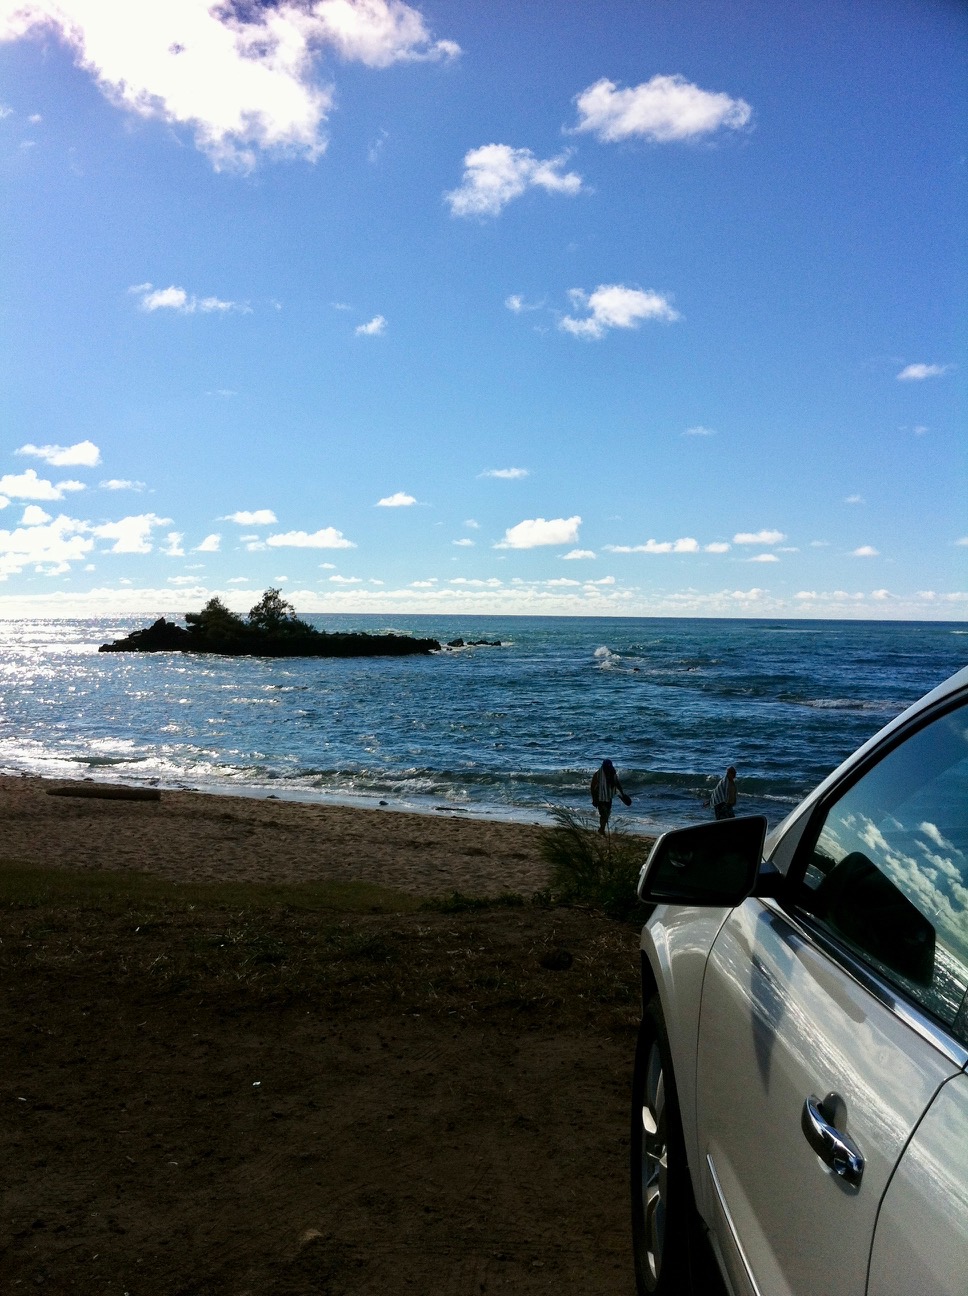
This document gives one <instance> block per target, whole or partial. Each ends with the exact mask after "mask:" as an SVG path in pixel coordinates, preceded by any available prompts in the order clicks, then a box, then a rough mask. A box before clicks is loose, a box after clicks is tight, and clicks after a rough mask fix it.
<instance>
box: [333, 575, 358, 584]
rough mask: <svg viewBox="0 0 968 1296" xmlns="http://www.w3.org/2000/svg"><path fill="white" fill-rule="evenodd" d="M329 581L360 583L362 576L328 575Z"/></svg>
mask: <svg viewBox="0 0 968 1296" xmlns="http://www.w3.org/2000/svg"><path fill="white" fill-rule="evenodd" d="M329 579H330V580H331V581H333V582H335V584H337V585H362V584H363V577H362V576H330V578H329Z"/></svg>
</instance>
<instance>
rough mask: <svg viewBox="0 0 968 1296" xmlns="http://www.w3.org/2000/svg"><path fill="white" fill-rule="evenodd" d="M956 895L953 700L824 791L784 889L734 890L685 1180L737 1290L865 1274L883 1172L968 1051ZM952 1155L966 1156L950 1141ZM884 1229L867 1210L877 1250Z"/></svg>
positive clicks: (966, 973) (962, 879) (964, 950)
mask: <svg viewBox="0 0 968 1296" xmlns="http://www.w3.org/2000/svg"><path fill="white" fill-rule="evenodd" d="M966 906H968V712H966V710H965V709H964V707H962V708H961V709H949V710H948V711H947V712H945V713H944V714H940V715H937V716H935V717H934V718H933V719H931V718H929V719H928V721H927V722H926V723H923V724H921V725H920V727H918V728H917V729H916V730H914V731H913V732H908V733H906V734H901V735H900V738H895V739H894V741H893V743H892V745H891V747H890V749H889V750H887V751H885V752H883V753H881V754H879V759H878V758H877V755H876V754H875V757H873V758H872V757H870V756H868V757H867V758H866V759H865V761H864V763H863V765H861V766H860V767H858V768H857V769H856V770H855V771H852V772H851V773H849V774H848V775H847V776H846V777H845V778H844V779H843V780H841V782H840V783H839V784H838V785H837V787H835V788H834V789H833V790H831V791H829V792H828V793H827V795H826V796H825V798H824V799H823V800H822V801H821V802H819V803H818V805H817V808H816V810H815V813H814V814H813V816H812V818H811V820H810V823H809V825H808V827H807V828H806V829H805V830H804V831H803V836H802V840H801V842H800V843H799V845H798V847H797V849H796V852H795V854H794V856H793V862H792V865H791V868H790V872H789V875H788V889H787V893H786V896H785V898H784V901H783V904H782V905H781V904H780V903H779V902H777V901H773V900H768V899H764V900H757V899H751V900H748V901H747V902H746V903H745V904H743V905H741V906H740V907H739V908H738V909H736V910H734V912H733V913H732V914H731V916H730V917H729V919H728V921H727V922H726V923H725V924H724V926H723V928H722V930H721V932H720V934H719V937H718V938H717V940H716V943H715V945H714V947H713V950H712V953H711V955H710V958H709V960H708V963H707V969H706V976H705V980H704V984H703V994H702V1006H701V1013H700V1023H699V1047H698V1057H697V1084H696V1094H697V1112H696V1119H697V1131H698V1136H699V1147H700V1150H701V1157H702V1165H701V1167H700V1181H701V1196H702V1199H703V1202H702V1204H703V1209H704V1214H705V1216H706V1219H707V1220H708V1221H709V1222H710V1223H711V1224H712V1225H713V1229H714V1233H715V1237H716V1240H717V1243H718V1245H719V1248H720V1251H721V1253H722V1258H723V1261H724V1263H725V1265H726V1267H727V1269H728V1271H729V1273H730V1276H731V1278H732V1281H733V1285H734V1287H735V1289H736V1291H737V1292H742V1293H750V1294H752V1293H756V1292H759V1293H762V1294H763V1296H766V1294H767V1293H769V1296H816V1293H819V1292H823V1293H824V1294H825V1296H862V1294H863V1293H865V1292H866V1291H867V1287H868V1272H869V1266H870V1263H871V1248H872V1242H873V1239H874V1235H875V1227H876V1225H877V1221H878V1210H879V1208H880V1206H881V1202H882V1199H883V1198H884V1195H885V1191H886V1190H887V1187H888V1184H889V1183H890V1182H891V1176H892V1174H893V1172H894V1170H895V1167H897V1165H898V1162H899V1161H900V1160H901V1158H902V1154H903V1153H904V1151H905V1148H906V1146H907V1145H908V1142H909V1140H911V1139H912V1136H913V1135H915V1132H916V1131H917V1130H918V1127H919V1123H920V1122H921V1121H922V1118H923V1117H924V1115H925V1113H926V1112H927V1111H928V1109H929V1108H930V1107H931V1105H932V1102H933V1101H934V1100H935V1097H936V1095H938V1094H939V1092H941V1091H942V1089H943V1086H945V1085H946V1082H948V1081H950V1080H952V1078H953V1077H955V1076H956V1075H958V1073H959V1072H961V1070H962V1068H963V1067H964V1066H965V1064H966V1061H968V1050H966V1048H965V1042H966V1039H968V1032H966V1031H965V1029H964V1026H965V1014H964V1009H963V1007H962V1005H963V1003H964V1002H965V998H966V990H968V909H966ZM838 1144H839V1146H838ZM932 1146H933V1145H932ZM912 1164H913V1162H912ZM953 1173H954V1174H955V1175H956V1176H961V1179H962V1181H964V1178H965V1176H966V1175H968V1169H966V1167H965V1163H964V1157H963V1156H959V1158H958V1163H957V1165H956V1166H955V1167H954V1170H953ZM914 1178H915V1181H916V1182H917V1183H920V1184H921V1185H922V1189H923V1180H924V1176H923V1175H915V1176H914ZM922 1189H918V1190H917V1191H921V1190H922ZM889 1204H891V1203H890V1202H889ZM902 1213H903V1212H902ZM890 1244H891V1240H890V1239H889V1238H888V1237H887V1235H886V1234H881V1232H880V1230H878V1248H879V1249H878V1252H877V1255H878V1256H879V1257H880V1256H882V1255H884V1254H886V1253H887V1251H889V1249H890ZM878 1263H879V1264H880V1265H881V1268H880V1270H879V1271H878V1272H879V1273H880V1274H881V1275H882V1277H881V1278H879V1281H880V1282H881V1284H882V1285H881V1287H880V1288H879V1289H878V1290H879V1292H888V1291H894V1290H897V1291H901V1290H905V1289H903V1288H897V1289H895V1288H893V1287H890V1286H884V1285H883V1282H884V1281H885V1280H884V1278H883V1268H884V1266H883V1264H882V1263H881V1261H880V1260H878ZM906 1290H908V1291H909V1290H911V1288H908V1289H906ZM952 1290H954V1289H952ZM958 1290H960V1291H964V1290H968V1283H966V1282H963V1283H962V1286H961V1288H959V1289H958Z"/></svg>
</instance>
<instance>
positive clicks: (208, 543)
mask: <svg viewBox="0 0 968 1296" xmlns="http://www.w3.org/2000/svg"><path fill="white" fill-rule="evenodd" d="M221 543H222V537H221V535H220V533H219V532H218V531H213V532H212V534H211V535H207V536H206V537H205V539H204V540H203V541H202V543H201V544H200V545H196V546H195V552H196V553H218V551H219V545H221Z"/></svg>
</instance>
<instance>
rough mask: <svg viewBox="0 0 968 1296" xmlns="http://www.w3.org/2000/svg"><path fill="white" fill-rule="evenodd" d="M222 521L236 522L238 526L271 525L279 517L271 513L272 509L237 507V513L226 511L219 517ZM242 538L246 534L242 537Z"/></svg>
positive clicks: (245, 538) (244, 537)
mask: <svg viewBox="0 0 968 1296" xmlns="http://www.w3.org/2000/svg"><path fill="white" fill-rule="evenodd" d="M221 520H222V521H223V522H237V523H238V525H239V526H272V524H273V523H274V522H278V521H279V519H278V518H277V517H276V515H275V513H273V511H272V509H253V510H251V511H250V510H248V509H239V511H238V512H237V513H228V514H226V516H225V517H224V518H222V519H221ZM242 538H243V539H244V540H247V539H249V537H248V536H243V537H242Z"/></svg>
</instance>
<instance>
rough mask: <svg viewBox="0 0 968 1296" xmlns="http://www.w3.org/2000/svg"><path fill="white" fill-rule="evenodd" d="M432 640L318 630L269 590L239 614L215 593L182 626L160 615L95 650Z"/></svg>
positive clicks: (230, 653) (421, 644)
mask: <svg viewBox="0 0 968 1296" xmlns="http://www.w3.org/2000/svg"><path fill="white" fill-rule="evenodd" d="M440 650H441V645H440V643H439V642H438V641H437V640H436V639H415V638H413V637H411V636H410V635H402V634H367V633H365V632H364V631H358V632H355V633H347V634H344V633H342V632H335V633H334V632H331V631H327V630H316V629H314V628H313V626H311V625H309V623H308V622H306V621H300V619H299V618H298V617H297V616H296V613H295V609H294V608H293V606H292V604H291V603H287V602H286V600H285V599H284V598H283V597H282V595H281V594H280V592H279V591H278V590H277V589H268V590H266V592H265V593H264V594H263V596H262V598H261V599H260V600H259V602H258V603H257V604H256V605H255V607H254V608H252V610H251V611H250V612H249V614H248V616H247V617H241V616H239V615H238V614H237V613H235V612H231V611H230V610H229V609H228V608H227V607H226V606H225V604H224V603H223V602H222V601H221V599H218V598H211V599H209V601H208V602H207V603H206V604H205V606H204V607H203V608H202V610H201V612H188V613H186V615H185V626H180V625H178V624H177V623H176V622H174V621H166V620H165V618H164V617H161V618H159V620H157V621H155V622H154V623H153V624H152V625H150V626H147V627H146V628H145V629H143V630H134V631H132V633H131V634H129V635H126V636H125V637H124V638H123V639H115V640H114V642H113V643H106V644H101V646H100V648H99V649H98V652H189V653H212V654H218V655H220V656H227V657H409V656H415V655H418V654H424V655H425V654H427V653H431V652H440Z"/></svg>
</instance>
